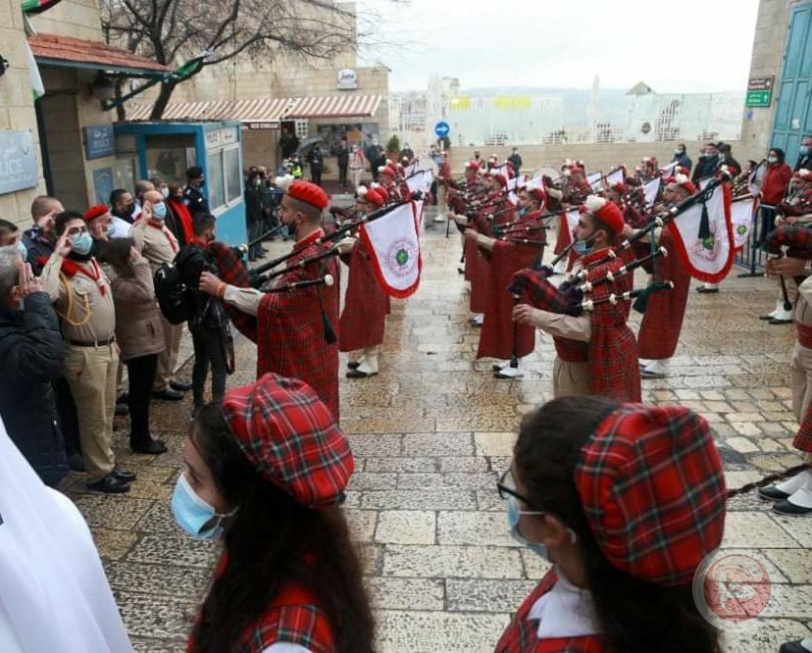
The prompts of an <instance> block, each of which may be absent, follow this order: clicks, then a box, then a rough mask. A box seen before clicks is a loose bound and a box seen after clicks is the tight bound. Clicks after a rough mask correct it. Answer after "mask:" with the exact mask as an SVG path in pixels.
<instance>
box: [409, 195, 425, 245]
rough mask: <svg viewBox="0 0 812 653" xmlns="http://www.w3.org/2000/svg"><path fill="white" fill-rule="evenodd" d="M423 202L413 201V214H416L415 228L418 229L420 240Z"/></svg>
mask: <svg viewBox="0 0 812 653" xmlns="http://www.w3.org/2000/svg"><path fill="white" fill-rule="evenodd" d="M424 207H425V202H424V201H423V200H412V210H413V211H412V212H413V213H414V226H415V228H416V229H417V237H418V238H420V225H421V224H423V208H424Z"/></svg>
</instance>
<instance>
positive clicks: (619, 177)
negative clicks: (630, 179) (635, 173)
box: [605, 166, 626, 188]
mask: <svg viewBox="0 0 812 653" xmlns="http://www.w3.org/2000/svg"><path fill="white" fill-rule="evenodd" d="M605 180H606V187H607V188H611V187H612V186H614V185H615V184H622V183H623V182H625V181H626V168H624V167H623V166H620V167H619V168H618V169H617V170H613V171H612V172H610V173H609V174H608V175H606V177H605Z"/></svg>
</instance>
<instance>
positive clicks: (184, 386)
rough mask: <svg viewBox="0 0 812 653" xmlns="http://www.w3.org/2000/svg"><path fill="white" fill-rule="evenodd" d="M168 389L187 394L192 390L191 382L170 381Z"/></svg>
mask: <svg viewBox="0 0 812 653" xmlns="http://www.w3.org/2000/svg"><path fill="white" fill-rule="evenodd" d="M169 387H170V388H172V389H173V390H177V391H178V392H189V390H191V389H192V382H191V381H178V380H172V381H170V382H169Z"/></svg>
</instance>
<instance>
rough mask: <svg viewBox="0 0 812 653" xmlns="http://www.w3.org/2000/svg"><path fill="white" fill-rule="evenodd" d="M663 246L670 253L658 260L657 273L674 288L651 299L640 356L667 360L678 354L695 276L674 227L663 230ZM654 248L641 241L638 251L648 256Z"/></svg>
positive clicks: (640, 338)
mask: <svg viewBox="0 0 812 653" xmlns="http://www.w3.org/2000/svg"><path fill="white" fill-rule="evenodd" d="M660 245H661V246H663V247H665V248H666V249H667V250H668V256H667V257H665V258H662V257H661V258H658V259H657V270H658V273H657V274H658V276H659V278H660V279H662V280H664V281H673V282H674V288H673V289H672V290H667V291H664V292H658V293H655V294H654V295H652V296H651V298H650V299H649V301H648V308H646V312H645V314H644V315H643V321H642V322H641V324H640V332H639V333H638V334H637V340H638V345H639V347H640V358H644V359H647V360H665V359H667V358H671V357H672V356H673V355H674V352H675V351H676V350H677V343H678V342H679V334H680V331H681V330H682V320H683V319H684V318H685V307H686V306H687V304H688V295H689V294H690V290H691V275H690V274H688V272H686V271H685V267H684V266H683V265H682V263H681V262H680V257H679V256H678V255H677V249H676V246H675V243H674V238H673V236H672V235H671V230H670V226H669V227H668V228H666V229H664V230H663V233H662V238H661V239H660ZM650 249H651V248H650V245H648V244H646V243H637V244H636V247H635V252H636V253H637V255H638V256H646V255H647V254H648V253H649V252H650Z"/></svg>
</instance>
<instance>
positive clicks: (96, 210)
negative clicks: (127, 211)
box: [82, 204, 110, 222]
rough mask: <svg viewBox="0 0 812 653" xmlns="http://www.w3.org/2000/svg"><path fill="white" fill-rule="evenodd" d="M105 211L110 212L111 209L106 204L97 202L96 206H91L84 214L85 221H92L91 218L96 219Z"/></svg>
mask: <svg viewBox="0 0 812 653" xmlns="http://www.w3.org/2000/svg"><path fill="white" fill-rule="evenodd" d="M105 213H110V209H109V208H107V205H106V204H96V205H95V206H91V207H90V208H89V209H88V210H87V211H85V214H84V215H83V216H82V217H83V218H84V220H85V222H90V221H91V220H95V219H96V218H100V217H101V216H103V215H104V214H105Z"/></svg>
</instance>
